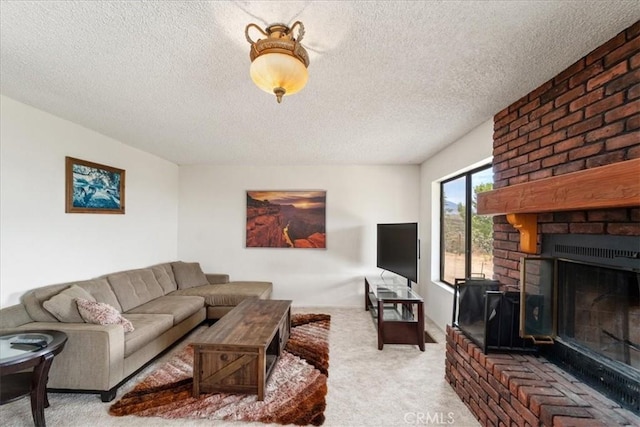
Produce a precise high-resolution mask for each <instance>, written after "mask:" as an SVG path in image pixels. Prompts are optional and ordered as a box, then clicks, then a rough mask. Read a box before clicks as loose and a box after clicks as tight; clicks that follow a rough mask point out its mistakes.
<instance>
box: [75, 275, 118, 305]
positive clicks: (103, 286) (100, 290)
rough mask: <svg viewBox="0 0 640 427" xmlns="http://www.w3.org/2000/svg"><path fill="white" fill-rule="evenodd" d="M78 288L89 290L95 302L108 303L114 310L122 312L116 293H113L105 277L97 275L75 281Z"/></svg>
mask: <svg viewBox="0 0 640 427" xmlns="http://www.w3.org/2000/svg"><path fill="white" fill-rule="evenodd" d="M76 285H78V286H79V287H80V288H82V289H84V290H85V291H87V292H89V293H90V294H91V296H92V297H94V298H95V300H96V301H97V302H103V303H105V304H109V305H110V306H112V307H113V308H115V309H116V310H118V311H119V312H121V313H122V307H121V306H120V303H119V302H118V298H117V297H116V294H114V293H113V289H111V285H110V284H109V282H108V281H107V278H106V277H104V276H103V277H98V278H97V279H91V280H84V281H82V282H76Z"/></svg>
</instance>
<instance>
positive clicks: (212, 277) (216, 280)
mask: <svg viewBox="0 0 640 427" xmlns="http://www.w3.org/2000/svg"><path fill="white" fill-rule="evenodd" d="M205 276H206V277H207V281H208V282H209V284H210V285H220V284H222V283H229V275H228V274H205Z"/></svg>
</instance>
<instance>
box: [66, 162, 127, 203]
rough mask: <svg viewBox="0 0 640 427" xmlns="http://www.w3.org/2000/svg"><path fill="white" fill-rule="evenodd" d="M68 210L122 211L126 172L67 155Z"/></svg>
mask: <svg viewBox="0 0 640 427" xmlns="http://www.w3.org/2000/svg"><path fill="white" fill-rule="evenodd" d="M65 159H66V168H65V193H66V204H65V211H66V212H67V213H110V214H124V176H125V171H124V170H122V169H118V168H114V167H111V166H105V165H100V164H98V163H93V162H88V161H86V160H80V159H74V158H73V157H66V158H65Z"/></svg>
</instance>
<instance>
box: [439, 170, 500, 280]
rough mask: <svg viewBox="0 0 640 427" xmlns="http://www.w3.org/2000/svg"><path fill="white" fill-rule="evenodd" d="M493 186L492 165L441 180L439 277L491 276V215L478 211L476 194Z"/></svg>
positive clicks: (444, 278)
mask: <svg viewBox="0 0 640 427" xmlns="http://www.w3.org/2000/svg"><path fill="white" fill-rule="evenodd" d="M492 188H493V172H492V170H491V165H487V166H483V167H481V168H478V169H474V170H472V171H470V172H467V173H464V174H462V175H458V176H456V177H454V178H451V179H448V180H447V181H443V182H442V188H441V190H442V191H441V192H440V194H441V200H440V218H441V224H440V231H441V232H440V280H441V281H443V282H445V283H448V284H449V285H453V283H454V280H455V279H456V278H466V277H472V276H480V277H482V276H484V277H486V278H488V279H491V278H492V277H493V219H492V218H491V217H490V216H485V215H477V214H476V204H477V194H478V193H481V192H483V191H488V190H491V189H492Z"/></svg>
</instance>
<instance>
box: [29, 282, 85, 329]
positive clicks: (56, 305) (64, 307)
mask: <svg viewBox="0 0 640 427" xmlns="http://www.w3.org/2000/svg"><path fill="white" fill-rule="evenodd" d="M76 298H83V299H85V300H88V301H92V302H95V300H96V299H95V298H94V297H92V296H91V294H90V293H89V292H87V291H86V290H84V289H82V288H81V287H79V286H78V285H71V286H70V287H68V288H67V289H65V290H64V291H62V292H60V293H59V294H57V295H54V296H53V297H51V298H49V299H48V300H46V301H45V302H43V303H42V306H43V307H44V308H45V309H46V310H47V311H48V312H49V313H51V314H53V315H54V316H55V318H56V319H58V320H59V321H61V322H65V323H84V319H83V318H82V316H81V315H80V312H78V305H77V304H76Z"/></svg>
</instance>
